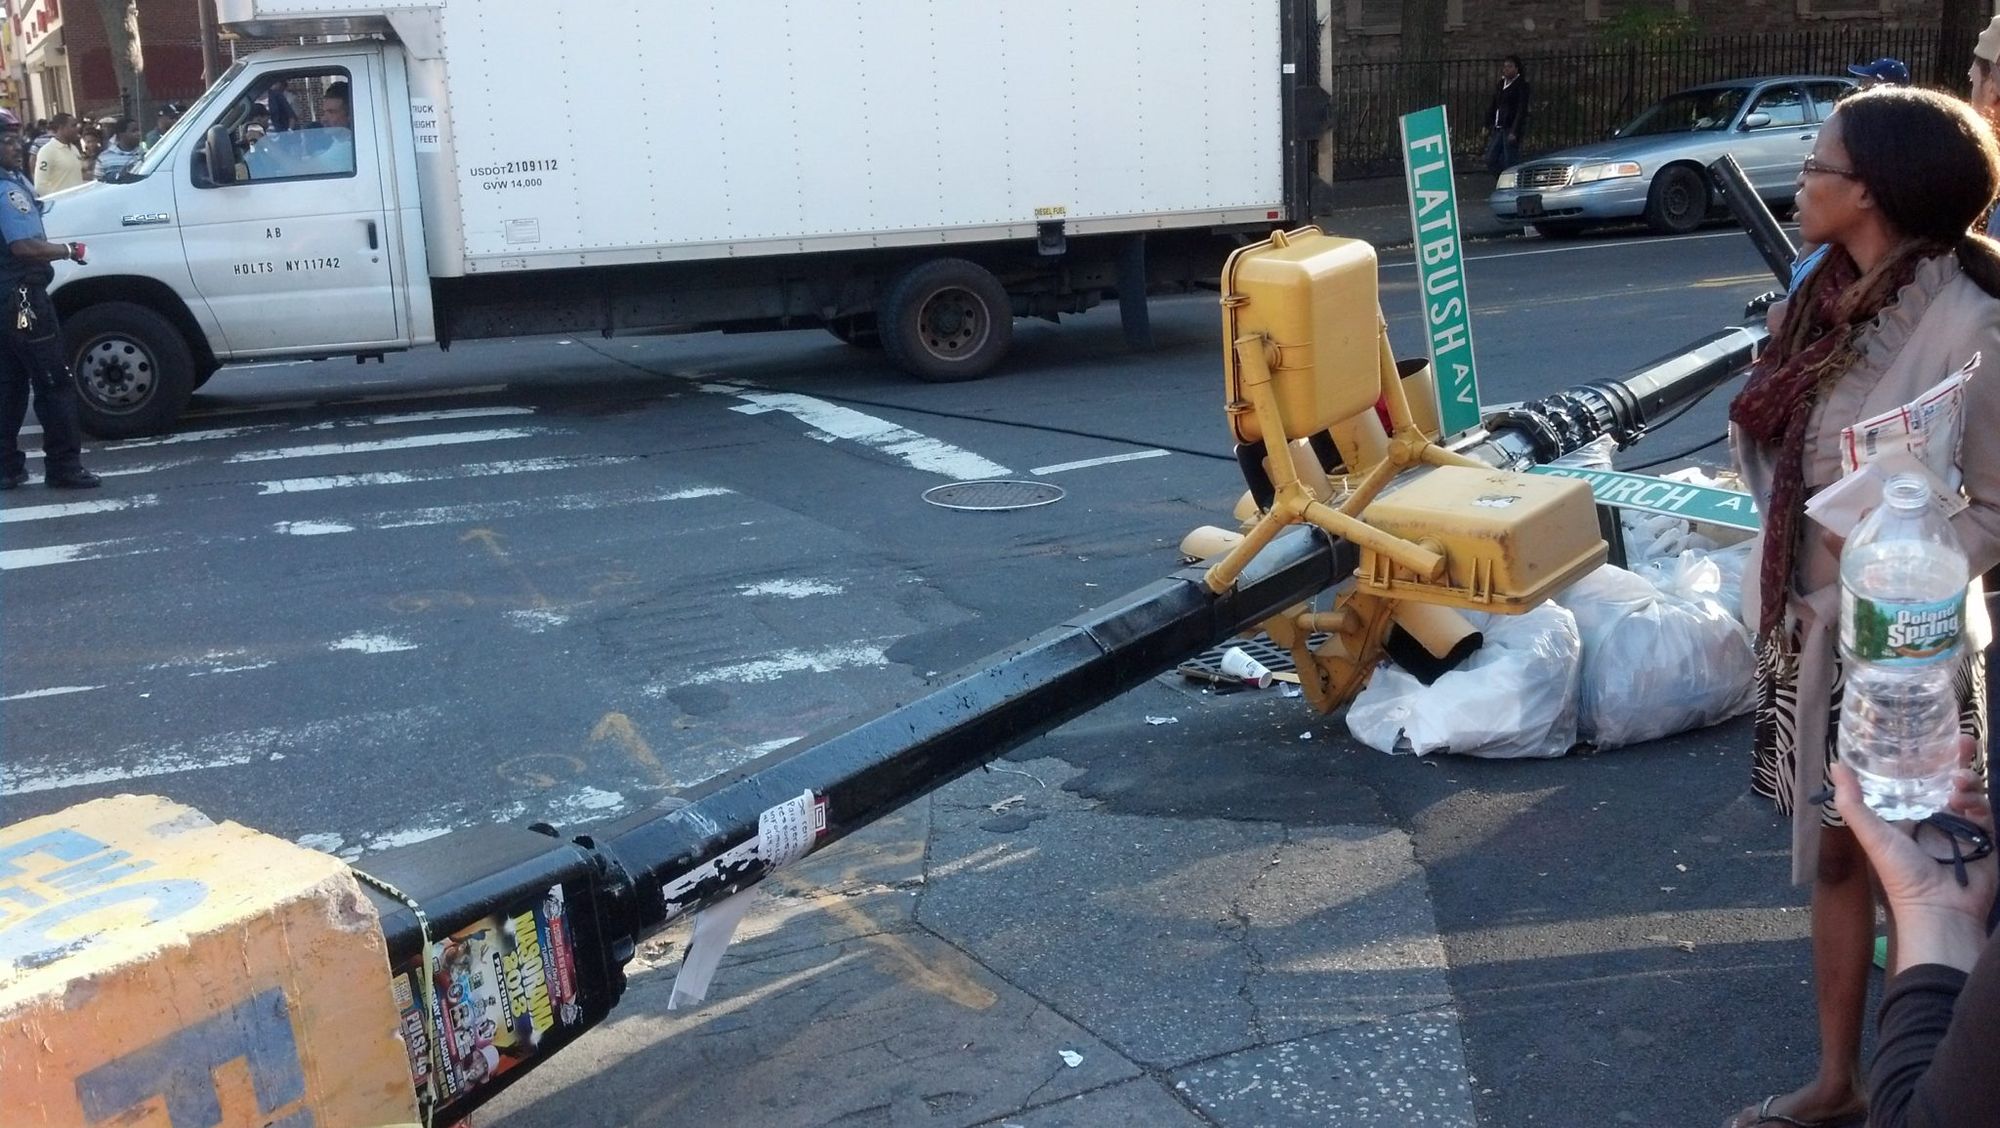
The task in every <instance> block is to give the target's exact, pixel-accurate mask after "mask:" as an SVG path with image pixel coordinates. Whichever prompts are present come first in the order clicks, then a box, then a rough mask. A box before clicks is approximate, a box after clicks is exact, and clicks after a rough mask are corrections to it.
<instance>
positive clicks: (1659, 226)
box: [1646, 165, 1709, 235]
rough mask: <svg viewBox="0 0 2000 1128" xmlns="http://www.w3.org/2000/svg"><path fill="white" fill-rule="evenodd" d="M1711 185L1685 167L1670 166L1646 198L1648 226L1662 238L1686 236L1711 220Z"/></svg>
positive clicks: (1654, 179)
mask: <svg viewBox="0 0 2000 1128" xmlns="http://www.w3.org/2000/svg"><path fill="white" fill-rule="evenodd" d="M1708 203H1709V201H1708V185H1707V184H1706V183H1705V182H1703V180H1702V178H1701V174H1700V173H1698V172H1696V171H1695V170H1694V169H1691V168H1689V167H1687V166H1686V165H1668V166H1667V167H1666V168H1663V169H1661V170H1660V174H1659V175H1658V176H1655V177H1654V178H1653V187H1652V190H1651V191H1649V192H1648V193H1647V194H1646V224H1647V225H1648V226H1649V227H1651V228H1652V229H1653V230H1655V231H1657V232H1659V233H1660V234H1662V235H1685V234H1687V233H1688V232H1690V231H1693V230H1694V229H1695V228H1697V227H1700V226H1701V225H1702V223H1703V221H1705V220H1707V219H1708Z"/></svg>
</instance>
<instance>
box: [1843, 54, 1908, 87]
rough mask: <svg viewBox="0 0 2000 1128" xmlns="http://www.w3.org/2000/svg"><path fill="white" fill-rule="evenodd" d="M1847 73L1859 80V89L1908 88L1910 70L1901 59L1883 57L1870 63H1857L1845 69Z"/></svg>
mask: <svg viewBox="0 0 2000 1128" xmlns="http://www.w3.org/2000/svg"><path fill="white" fill-rule="evenodd" d="M1847 73H1848V74H1851V75H1853V76H1854V77H1856V78H1858V79H1860V80H1861V89H1863V90H1866V89H1868V88H1869V87H1871V86H1908V85H1909V84H1910V68H1909V67H1906V66H1904V65H1903V60H1901V59H1891V58H1888V57H1886V56H1885V57H1883V58H1880V59H1877V60H1875V61H1874V62H1872V63H1859V64H1856V65H1855V66H1851V67H1848V68H1847Z"/></svg>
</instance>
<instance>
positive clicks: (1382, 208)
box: [1322, 173, 1523, 249]
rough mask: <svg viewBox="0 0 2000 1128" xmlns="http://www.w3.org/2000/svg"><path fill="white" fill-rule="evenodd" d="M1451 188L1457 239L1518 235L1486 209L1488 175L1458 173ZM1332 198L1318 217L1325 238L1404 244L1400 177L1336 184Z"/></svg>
mask: <svg viewBox="0 0 2000 1128" xmlns="http://www.w3.org/2000/svg"><path fill="white" fill-rule="evenodd" d="M1456 184H1457V186H1458V230H1459V234H1460V235H1461V236H1462V237H1464V238H1466V239H1468V240H1470V239H1504V238H1510V237H1514V236H1519V235H1521V234H1523V229H1522V227H1521V226H1520V225H1519V224H1517V223H1511V222H1503V221H1501V220H1499V219H1496V218H1494V215H1493V209H1492V208H1489V207H1487V206H1486V197H1487V196H1489V195H1491V194H1492V192H1493V177H1492V176H1491V175H1489V174H1486V173H1475V174H1467V175H1461V176H1459V177H1458V178H1457V179H1456ZM1332 197H1333V210H1332V212H1331V213H1330V214H1329V215H1327V216H1323V217H1322V223H1323V224H1324V225H1325V226H1326V228H1327V233H1328V234H1330V235H1345V236H1348V237H1350V238H1355V239H1366V240H1368V241H1369V242H1371V243H1373V244H1375V246H1376V247H1377V248H1378V249H1380V248H1385V247H1403V246H1408V245H1409V243H1410V200H1409V189H1408V187H1407V185H1406V184H1405V183H1404V181H1403V178H1402V177H1400V176H1397V177H1382V178H1379V179H1373V180H1341V181H1335V182H1334V185H1333V193H1332Z"/></svg>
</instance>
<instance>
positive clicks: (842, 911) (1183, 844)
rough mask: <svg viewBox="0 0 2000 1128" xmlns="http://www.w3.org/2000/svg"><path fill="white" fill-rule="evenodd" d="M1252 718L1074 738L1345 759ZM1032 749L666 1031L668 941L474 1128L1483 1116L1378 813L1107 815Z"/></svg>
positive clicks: (774, 913) (820, 860)
mask: <svg viewBox="0 0 2000 1128" xmlns="http://www.w3.org/2000/svg"><path fill="white" fill-rule="evenodd" d="M1182 684H1185V683H1182ZM1194 692H1195V693H1196V694H1198V693H1199V690H1195V691H1194ZM1132 697H1139V698H1144V699H1145V700H1146V701H1147V702H1148V705H1147V708H1150V709H1158V710H1161V712H1159V713H1152V714H1148V713H1144V712H1141V711H1139V710H1137V709H1135V708H1134V702H1133V701H1132ZM1230 700H1231V702H1234V701H1235V700H1236V699H1234V698H1232V699H1230ZM1244 705H1246V706H1248V708H1235V707H1232V708H1225V709H1222V710H1220V711H1217V710H1215V709H1214V708H1212V707H1204V706H1203V705H1202V704H1199V703H1197V702H1195V701H1190V700H1189V699H1188V694H1187V692H1186V691H1183V690H1181V689H1179V688H1177V687H1172V685H1171V682H1170V681H1168V680H1166V679H1163V680H1162V682H1160V683H1156V685H1154V686H1150V687H1147V688H1145V689H1142V690H1140V691H1138V692H1137V693H1135V694H1134V695H1131V696H1130V697H1128V698H1126V699H1121V701H1120V702H1118V703H1115V704H1114V705H1113V706H1110V707H1107V710H1108V712H1109V713H1111V714H1112V716H1109V717H1107V716H1102V715H1098V714H1093V715H1092V716H1088V717H1085V718H1083V719H1081V720H1079V721H1077V722H1074V723H1072V724H1071V725H1070V726H1067V729H1066V730H1065V731H1066V732H1067V733H1068V734H1069V741H1080V742H1082V743H1085V744H1088V743H1093V742H1096V741H1102V740H1105V739H1106V738H1109V739H1111V740H1114V741H1116V742H1117V743H1119V744H1121V745H1124V746H1127V747H1129V746H1131V745H1135V744H1136V745H1145V744H1152V745H1155V746H1156V747H1161V746H1167V745H1177V744H1181V743H1183V742H1186V741H1188V740H1189V739H1190V738H1194V739H1197V740H1200V739H1201V738H1203V737H1206V736H1210V735H1220V734H1219V733H1214V734H1211V733H1210V732H1209V731H1208V728H1209V724H1210V723H1213V722H1217V721H1221V722H1223V723H1224V724H1226V725H1228V724H1231V723H1232V722H1240V721H1241V720H1244V719H1247V716H1246V714H1254V713H1263V712H1266V711H1269V712H1271V713H1273V714H1275V715H1277V716H1282V717H1283V722H1282V724H1283V728H1284V732H1285V738H1286V740H1287V741H1288V742H1289V743H1291V744H1293V745H1295V746H1297V747H1298V748H1299V750H1300V751H1299V753H1298V754H1300V755H1304V756H1306V757H1308V758H1312V759H1318V758H1319V757H1323V756H1328V755H1334V754H1336V749H1335V746H1334V744H1333V739H1332V738H1333V737H1334V734H1335V731H1337V730H1338V729H1339V727H1340V726H1339V725H1338V723H1337V722H1336V723H1335V724H1332V725H1329V724H1328V723H1327V722H1326V720H1325V719H1324V718H1317V717H1315V716H1313V714H1312V713H1311V712H1310V710H1307V709H1305V708H1303V703H1302V702H1301V701H1299V700H1297V699H1289V698H1282V697H1280V696H1279V695H1278V694H1276V693H1270V694H1267V695H1263V698H1262V700H1261V701H1259V702H1244ZM1260 705H1261V706H1262V708H1259V706H1260ZM1101 712H1102V711H1101ZM1167 716H1171V717H1174V718H1176V720H1175V723H1174V724H1173V725H1167V724H1161V723H1155V722H1157V721H1158V720H1159V719H1160V718H1163V717H1167ZM1180 718H1185V720H1186V723H1180ZM1307 729H1318V730H1319V733H1318V736H1319V743H1318V744H1313V743H1312V742H1309V741H1307V742H1301V741H1300V740H1299V739H1298V738H1297V736H1296V734H1297V732H1299V731H1305V730H1307ZM1051 739H1052V740H1056V741H1057V743H1058V744H1063V743H1068V741H1063V740H1061V739H1059V738H1051ZM1038 747H1039V748H1040V749H1042V754H1041V755H1042V758H1039V759H1033V760H1024V761H1005V760H1003V761H1000V762H999V763H997V764H996V765H995V766H994V768H993V770H991V771H978V772H974V773H972V774H971V775H968V776H966V777H964V778H962V779H960V780H959V781H957V782H955V783H953V784H951V785H949V786H947V787H945V788H944V789H942V790H940V791H938V792H936V793H935V794H933V795H932V796H930V797H927V798H925V799H923V800H920V801H918V802H916V803H914V804H912V805H910V806H909V807H906V808H904V809H903V810H901V811H899V812H897V813H896V814H895V815H894V816H892V817H890V818H887V819H885V820H883V821H881V822H879V823H876V824H875V825H873V826H871V827H868V828H865V829H864V830H863V831H861V832H860V833H859V834H857V835H855V836H854V837H852V838H849V839H847V840H845V841H843V842H840V843H838V844H836V845H835V846H833V847H832V848H830V849H829V850H828V851H827V852H825V853H823V854H820V855H816V856H814V857H812V858H809V859H807V860H806V862H804V863H802V864H800V865H799V866H798V867H797V869H796V870H795V871H789V872H781V873H779V874H777V875H775V876H774V877H772V878H771V879H770V880H768V881H766V882H765V883H764V885H763V886H762V890H763V892H761V893H758V894H756V896H758V898H759V900H758V903H757V906H756V907H755V908H753V909H752V911H751V915H750V916H749V917H748V918H747V919H746V921H745V922H744V925H743V926H742V928H741V929H740V931H739V932H738V935H737V939H736V941H735V942H734V944H732V946H731V947H730V949H729V951H728V953H727V954H726V955H725V957H724V960H723V964H722V967H721V970H720V971H719V973H718V974H717V977H716V979H715V982H714V985H713V989H712V990H711V992H710V995H709V998H708V1000H707V1001H706V1003H705V1004H703V1005H702V1006H699V1007H697V1008H694V1009H692V1010H683V1011H680V1012H669V1011H668V1010H667V999H668V996H669V994H670V992H671V988H672V982H673V976H674V970H675V968H676V966H677V964H678V960H679V957H680V955H681V953H682V951H683V950H684V948H685V944H686V928H685V927H684V926H683V927H679V928H676V929H673V930H670V932H669V933H668V934H667V935H666V936H665V937H664V938H662V939H660V940H657V941H655V942H653V943H652V944H650V945H648V946H647V947H645V948H644V949H643V950H642V951H641V953H640V959H639V961H638V963H637V964H636V965H635V966H634V967H632V968H630V969H628V970H630V971H631V972H632V973H633V979H632V985H631V987H630V988H629V989H628V992H627V994H626V996H625V998H624V999H623V1001H621V1003H620V1004H619V1006H618V1009H617V1012H616V1014H615V1016H614V1017H613V1018H612V1019H611V1021H610V1022H608V1023H607V1024H606V1025H605V1026H604V1027H602V1028H600V1029H598V1030H596V1031H593V1032H591V1033H590V1034H588V1035H586V1036H585V1037H584V1039H583V1040H582V1041H581V1042H580V1043H579V1044H578V1045H576V1046H575V1047H573V1048H571V1049H569V1050H566V1051H565V1052H563V1053H562V1054H559V1055H557V1057H556V1058H555V1059H554V1060H552V1061H550V1062H549V1063H547V1064H545V1065H544V1066H542V1067H541V1068H540V1069H539V1070H537V1071H536V1072H535V1073H534V1074H532V1075H530V1076H529V1077H528V1078H527V1079H526V1080H524V1081H523V1082H522V1083H521V1084H519V1085H517V1086H516V1087H515V1088H514V1089H513V1090H510V1091H509V1092H507V1093H505V1094H503V1095H502V1096H501V1097H500V1098H499V1099H498V1100H497V1101H496V1102H495V1103H494V1104H493V1105H492V1106H489V1107H488V1108H487V1109H485V1110H482V1111H481V1112H480V1113H478V1114H476V1115H475V1116H474V1117H473V1118H472V1121H471V1123H472V1125H473V1126H475V1128H583V1126H596V1125H604V1126H609V1125H667V1124H688V1125H709V1126H713V1128H729V1126H734V1125H758V1126H760V1128H780V1126H801V1128H803V1126H807V1125H813V1126H821V1125H825V1126H833V1125H839V1126H842V1128H848V1126H861V1125H883V1126H892V1125H906V1124H908V1125H916V1124H921V1125H928V1126H934V1128H945V1126H955V1128H970V1126H974V1125H985V1126H989V1128H1001V1126H1009V1128H1103V1126H1109V1125H1147V1126H1148V1128H1202V1126H1204V1125H1206V1126H1213V1125H1217V1124H1221V1125H1230V1126H1235V1128H1252V1126H1255V1125H1276V1126H1285V1128H1308V1126H1319V1125H1325V1124H1329V1123H1339V1124H1342V1125H1352V1126H1355V1128H1374V1126H1378V1125H1379V1126H1383V1128H1390V1126H1395V1128H1403V1126H1408V1125H1452V1126H1463V1128H1471V1126H1473V1125H1475V1124H1476V1123H1477V1120H1476V1117H1475V1113H1474V1108H1473V1096H1472V1090H1471V1088H1470V1086H1471V1084H1472V1080H1471V1077H1470V1076H1469V1075H1468V1073H1467V1070H1466V1065H1465V1060H1464V1056H1463V1050H1462V1040H1461V1037H1460V1031H1459V1019H1458V1014H1457V1011H1456V1010H1455V1009H1454V1007H1453V1003H1452V998H1451V985H1450V982H1449V980H1448V978H1447V973H1446V960H1445V952H1444V948H1443V945H1442V943H1441V941H1440V939H1439V936H1438V928H1437V922H1436V920H1435V919H1434V917H1433V914H1432V910H1431V900H1430V895H1429V892H1428V888H1427V885H1426V880H1425V875H1424V871H1423V868H1422V867H1421V866H1420V865H1419V864H1418V861H1417V857H1416V853H1415V849H1414V847H1413V844H1412V841H1411V839H1410V836H1409V835H1408V834H1406V833H1404V832H1403V831H1401V830H1398V829H1396V828H1394V827H1392V826H1386V825H1381V815H1380V812H1379V810H1377V809H1375V808H1374V804H1373V803H1370V802H1368V801H1366V800H1364V799H1361V798H1360V797H1359V796H1356V797H1354V798H1350V799H1348V800H1347V801H1345V802H1344V803H1342V804H1336V806H1345V807H1346V808H1347V809H1346V810H1344V811H1329V812H1327V813H1326V815H1327V817H1325V818H1324V820H1323V821H1320V824H1319V825H1297V826H1288V825H1286V824H1285V823H1283V822H1279V821H1274V820H1265V819H1254V818H1253V819H1247V820H1246V819H1238V818H1221V817H1182V818H1176V817H1165V818H1162V817H1156V816H1151V815H1147V814H1140V813H1114V811H1113V810H1112V809H1111V807H1110V805H1108V804H1106V803H1105V802H1104V801H1102V800H1101V799H1098V798H1094V797H1092V795H1091V791H1092V790H1094V789H1092V788H1090V787H1089V786H1088V784H1087V783H1086V781H1084V780H1083V779H1081V777H1082V776H1084V775H1085V772H1084V770H1082V769H1081V768H1079V767H1077V766H1075V765H1073V764H1072V763H1071V762H1069V759H1068V755H1067V754H1066V755H1065V757H1064V758H1055V757H1054V756H1051V755H1049V754H1048V749H1049V743H1048V741H1043V742H1038ZM1286 751H1288V752H1289V751H1290V750H1289V749H1287V750H1286ZM1145 754H1147V755H1150V754H1151V753H1150V752H1148V753H1145ZM1224 755H1225V757H1226V758H1230V759H1234V758H1235V757H1233V756H1228V754H1226V753H1225V754H1224ZM1077 759H1085V757H1082V756H1078V757H1077ZM1290 770H1291V769H1289V768H1287V769H1284V772H1289V771H1290ZM1231 774H1233V772H1232V773H1231ZM1281 774H1282V773H1281ZM1184 782H1185V783H1187V784H1188V785H1189V786H1196V787H1199V786H1201V785H1200V783H1199V782H1198V781H1196V780H1185V781H1184ZM1213 782H1214V785H1215V786H1218V787H1236V786H1240V784H1238V783H1230V782H1225V781H1224V780H1221V779H1218V780H1215V781H1213ZM1265 782H1266V783H1267V784H1270V785H1275V784H1277V783H1278V782H1279V781H1278V779H1276V778H1273V779H1269V780H1267V781H1265Z"/></svg>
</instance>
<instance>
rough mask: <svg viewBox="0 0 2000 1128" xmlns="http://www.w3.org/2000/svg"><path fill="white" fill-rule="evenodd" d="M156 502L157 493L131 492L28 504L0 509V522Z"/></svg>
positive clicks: (99, 510)
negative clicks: (85, 499) (125, 495)
mask: <svg viewBox="0 0 2000 1128" xmlns="http://www.w3.org/2000/svg"><path fill="white" fill-rule="evenodd" d="M158 504H160V496H159V495H158V494H133V495H132V496H131V497H107V498H100V499H98V500H96V501H71V502H64V503H62V504H60V505H28V506H23V507H21V508H19V509H0V524H7V523H9V522H13V521H48V520H52V519H54V518H57V517H77V516H80V515H82V514H85V513H112V512H116V511H117V510H120V509H144V508H147V507H148V506H154V505H158Z"/></svg>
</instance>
